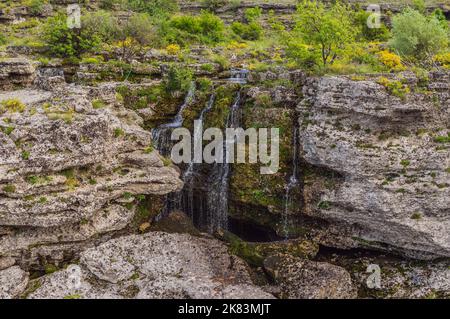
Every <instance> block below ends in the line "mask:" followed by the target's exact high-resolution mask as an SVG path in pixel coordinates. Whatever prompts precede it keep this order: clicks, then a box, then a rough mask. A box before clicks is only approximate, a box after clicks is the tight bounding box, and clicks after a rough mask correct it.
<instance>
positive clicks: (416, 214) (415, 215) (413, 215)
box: [411, 212, 422, 220]
mask: <svg viewBox="0 0 450 319" xmlns="http://www.w3.org/2000/svg"><path fill="white" fill-rule="evenodd" d="M411 219H415V220H419V219H422V214H421V213H419V212H415V213H414V214H412V215H411Z"/></svg>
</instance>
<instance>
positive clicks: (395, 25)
mask: <svg viewBox="0 0 450 319" xmlns="http://www.w3.org/2000/svg"><path fill="white" fill-rule="evenodd" d="M392 35H393V36H392V39H391V40H390V41H389V46H390V47H391V48H392V49H393V50H394V51H396V52H397V53H398V54H399V55H400V56H403V57H407V58H411V59H413V60H415V61H424V62H429V61H430V60H431V58H432V57H433V56H434V55H435V54H437V53H438V52H440V51H442V50H444V49H445V48H447V46H448V35H447V32H446V30H445V29H444V28H443V27H442V25H441V23H440V22H439V20H437V19H436V17H435V16H434V15H431V16H430V17H425V16H424V15H422V14H421V13H420V12H418V11H416V10H413V9H406V10H405V11H403V12H402V13H401V14H399V15H396V16H395V17H394V18H393V21H392Z"/></svg>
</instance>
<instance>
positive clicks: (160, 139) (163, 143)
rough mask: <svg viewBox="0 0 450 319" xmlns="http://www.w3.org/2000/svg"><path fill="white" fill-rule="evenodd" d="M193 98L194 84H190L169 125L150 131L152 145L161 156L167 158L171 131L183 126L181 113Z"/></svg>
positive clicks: (170, 146)
mask: <svg viewBox="0 0 450 319" xmlns="http://www.w3.org/2000/svg"><path fill="white" fill-rule="evenodd" d="M194 96H195V83H191V86H190V88H189V91H188V93H187V95H186V97H185V99H184V102H183V104H182V105H181V106H180V108H179V109H178V112H177V114H176V115H175V117H174V118H173V120H172V121H171V122H169V123H165V124H162V125H160V126H158V127H157V128H155V129H153V130H152V139H153V144H154V145H155V147H156V148H157V149H158V151H159V153H160V154H161V155H163V156H169V155H170V152H171V149H172V146H173V145H172V141H171V140H170V136H171V134H172V130H173V129H175V128H177V127H181V126H182V125H183V121H184V118H183V112H184V110H185V109H186V108H187V107H188V106H189V104H191V102H192V100H193V99H194Z"/></svg>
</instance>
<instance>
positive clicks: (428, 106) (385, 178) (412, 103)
mask: <svg viewBox="0 0 450 319" xmlns="http://www.w3.org/2000/svg"><path fill="white" fill-rule="evenodd" d="M449 76H450V75H449V73H448V72H435V73H431V74H430V79H429V81H427V82H425V83H420V82H419V80H418V79H417V77H415V76H413V75H411V74H404V75H403V77H402V79H401V83H402V86H404V89H406V87H408V88H409V89H410V90H411V93H407V94H405V95H404V96H403V97H401V96H400V97H399V96H395V95H393V94H391V93H390V92H389V85H388V89H386V88H385V87H384V86H383V85H380V84H378V83H377V79H376V78H370V77H367V78H365V79H359V80H351V79H350V78H348V77H322V78H312V79H309V80H308V81H307V83H306V85H305V86H304V88H303V93H304V96H305V97H304V99H303V100H302V102H301V103H300V104H299V106H298V111H299V112H300V119H299V121H300V126H301V129H300V143H301V157H302V158H303V161H304V162H305V163H307V164H309V165H312V166H313V167H315V168H316V170H319V171H320V170H323V171H325V170H326V171H328V172H331V174H328V176H327V177H326V180H325V182H326V185H328V187H323V180H322V181H321V182H319V179H314V178H312V179H311V181H310V183H308V182H307V183H306V185H305V189H304V194H305V199H306V203H307V206H306V207H305V214H307V215H309V216H314V217H318V218H321V219H324V220H327V221H329V222H330V223H331V224H332V226H330V227H329V228H328V231H327V234H326V235H324V236H322V237H321V238H320V241H322V242H323V243H324V244H326V245H332V246H335V245H336V243H339V244H338V246H340V245H341V246H342V247H356V246H357V247H361V246H365V247H372V248H379V249H384V250H388V251H395V252H397V253H400V254H403V255H407V256H411V257H415V258H436V257H448V256H449V255H450V237H449V232H448V230H449V228H450V201H449V195H450V188H449V186H450V183H449V167H450V153H449V149H448V139H447V136H448V133H449V131H448V128H449V124H450V122H449V119H450V95H449V92H450V91H449V89H450V86H449ZM389 81H391V82H389V83H392V82H393V81H398V79H391V80H389ZM385 82H386V81H385ZM397 83H398V82H397ZM407 91H408V90H406V91H405V92H407ZM321 183H322V187H321V186H320V184H321ZM333 238H334V239H333Z"/></svg>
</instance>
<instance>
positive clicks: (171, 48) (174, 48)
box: [166, 44, 181, 55]
mask: <svg viewBox="0 0 450 319" xmlns="http://www.w3.org/2000/svg"><path fill="white" fill-rule="evenodd" d="M180 50H181V48H180V46H179V45H178V44H169V45H168V46H167V47H166V51H167V54H170V55H177V54H178V53H180Z"/></svg>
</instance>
